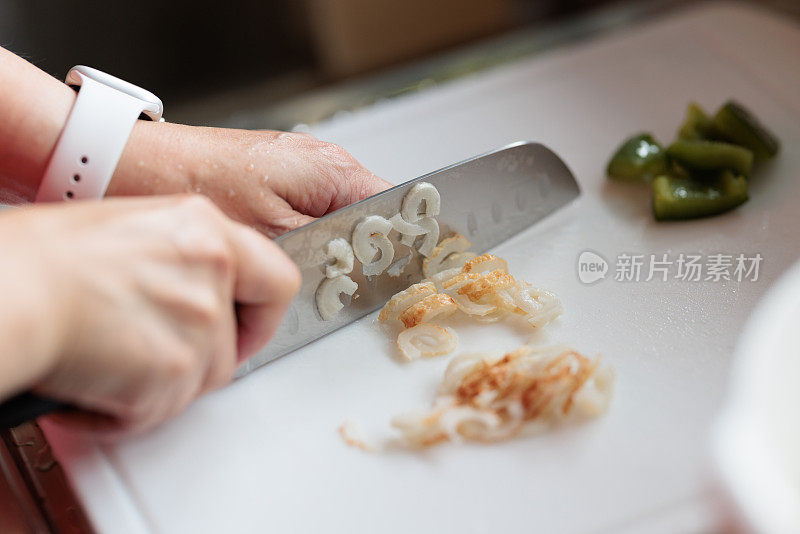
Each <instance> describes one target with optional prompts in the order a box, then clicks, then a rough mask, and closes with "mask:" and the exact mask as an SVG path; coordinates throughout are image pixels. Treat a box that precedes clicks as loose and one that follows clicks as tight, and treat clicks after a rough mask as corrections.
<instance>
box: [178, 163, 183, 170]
mask: <svg viewBox="0 0 800 534" xmlns="http://www.w3.org/2000/svg"><path fill="white" fill-rule="evenodd" d="M178 170H179V171H182V170H183V164H182V163H178Z"/></svg>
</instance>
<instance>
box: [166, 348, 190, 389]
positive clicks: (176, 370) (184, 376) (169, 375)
mask: <svg viewBox="0 0 800 534" xmlns="http://www.w3.org/2000/svg"><path fill="white" fill-rule="evenodd" d="M197 360H198V358H197V357H196V354H195V351H194V350H193V349H191V348H189V347H181V348H175V349H172V350H170V351H166V352H165V353H164V356H163V357H162V358H161V359H160V360H159V363H160V366H159V367H160V369H159V371H160V373H161V375H162V377H163V378H164V379H166V380H167V381H168V382H170V383H183V382H186V381H188V380H191V378H192V376H193V375H194V374H195V372H196V367H197Z"/></svg>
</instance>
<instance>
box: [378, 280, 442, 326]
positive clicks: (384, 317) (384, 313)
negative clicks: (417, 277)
mask: <svg viewBox="0 0 800 534" xmlns="http://www.w3.org/2000/svg"><path fill="white" fill-rule="evenodd" d="M434 294H436V287H435V286H434V285H433V284H432V283H431V282H429V281H427V280H423V281H422V282H420V283H418V284H414V285H412V286H410V287H408V288H407V289H404V290H403V291H401V292H399V293H397V294H396V295H395V296H393V297H392V298H391V299H389V302H387V303H386V304H385V305H384V307H383V308H382V309H381V313H380V314H378V320H379V321H388V320H390V319H398V318H399V317H400V314H401V313H403V312H404V311H405V310H406V309H407V308H409V307H410V306H413V305H414V304H416V303H417V302H419V301H420V300H422V299H424V298H425V297H427V296H429V295H434Z"/></svg>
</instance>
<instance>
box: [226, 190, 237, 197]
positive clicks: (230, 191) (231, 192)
mask: <svg viewBox="0 0 800 534" xmlns="http://www.w3.org/2000/svg"><path fill="white" fill-rule="evenodd" d="M235 196H236V192H235V191H234V190H233V189H228V198H233V197H235Z"/></svg>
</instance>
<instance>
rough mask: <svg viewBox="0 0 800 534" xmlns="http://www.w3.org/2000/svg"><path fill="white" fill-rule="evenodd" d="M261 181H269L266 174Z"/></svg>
mask: <svg viewBox="0 0 800 534" xmlns="http://www.w3.org/2000/svg"><path fill="white" fill-rule="evenodd" d="M263 181H264V183H267V182H269V175H268V174H265V175H264V178H263Z"/></svg>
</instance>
